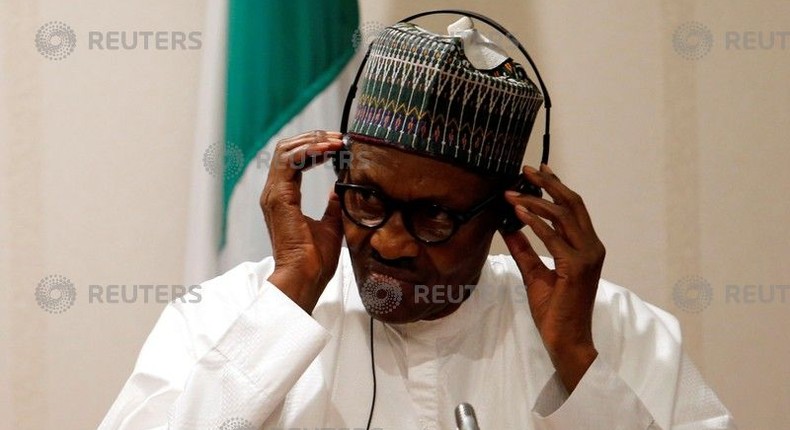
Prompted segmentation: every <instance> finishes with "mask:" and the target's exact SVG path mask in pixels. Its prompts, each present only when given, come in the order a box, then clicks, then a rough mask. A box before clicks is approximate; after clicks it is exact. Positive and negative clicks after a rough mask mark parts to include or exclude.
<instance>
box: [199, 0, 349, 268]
mask: <svg viewBox="0 0 790 430" xmlns="http://www.w3.org/2000/svg"><path fill="white" fill-rule="evenodd" d="M207 5H208V10H207V22H206V25H205V32H204V34H203V61H202V65H201V85H200V91H201V93H200V95H199V107H198V114H197V118H196V120H197V125H196V132H195V139H194V155H193V159H192V162H193V168H192V181H191V183H192V186H191V190H190V205H189V215H188V223H187V226H186V227H187V240H186V252H185V256H186V261H185V281H186V282H188V283H198V282H201V281H204V280H206V279H209V278H211V277H213V276H215V275H216V274H219V273H221V272H224V271H226V270H227V269H229V268H231V267H233V266H235V265H237V264H239V263H241V262H243V261H258V260H260V259H262V258H264V257H265V256H267V255H271V244H270V242H269V238H268V234H267V232H266V227H265V224H264V221H263V216H262V214H261V211H260V208H259V206H258V200H259V199H258V197H259V195H260V193H261V190H262V188H263V185H264V183H265V181H266V176H267V174H268V168H269V163H270V161H271V154H272V150H273V147H274V143H275V142H277V141H278V140H279V139H282V138H285V137H290V136H294V135H296V134H299V133H302V132H305V131H310V130H314V129H325V130H337V129H339V125H340V113H341V111H342V108H343V102H344V100H345V95H346V92H347V91H348V87H349V86H350V84H351V81H352V79H353V74H354V72H355V71H356V70H355V68H354V67H353V64H350V63H351V60H352V58H353V57H354V54H355V52H356V48H357V46H358V45H359V30H358V27H359V18H358V16H359V14H358V7H357V3H356V0H336V1H333V2H323V1H314V0H289V1H287V2H286V1H278V0H269V1H260V0H258V1H253V0H229V1H227V2H207ZM333 182H334V173H333V171H332V169H331V166H330V165H328V164H327V165H324V166H320V167H317V168H314V169H312V170H310V171H309V172H307V173H306V174H305V175H304V177H303V182H302V198H303V203H302V205H303V211H304V212H305V213H306V214H307V215H310V216H313V217H317V216H320V214H322V213H323V210H324V207H325V205H326V201H327V196H328V193H329V190H330V189H331V186H332V184H333Z"/></svg>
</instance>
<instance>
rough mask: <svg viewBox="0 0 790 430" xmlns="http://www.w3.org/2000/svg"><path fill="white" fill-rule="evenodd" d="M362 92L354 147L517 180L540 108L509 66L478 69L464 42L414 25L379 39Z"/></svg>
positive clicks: (517, 69)
mask: <svg viewBox="0 0 790 430" xmlns="http://www.w3.org/2000/svg"><path fill="white" fill-rule="evenodd" d="M474 31H476V30H474ZM359 88H360V91H359V94H358V96H357V100H358V103H357V110H356V114H355V117H354V121H353V123H352V125H351V128H350V133H349V135H350V137H351V138H352V140H358V141H362V142H367V143H374V144H388V145H393V146H396V147H400V148H402V149H405V150H409V151H413V152H416V153H420V154H425V155H429V156H431V157H434V158H438V159H441V160H444V161H448V162H450V163H453V164H456V165H460V166H461V167H465V168H467V169H471V170H473V171H475V172H478V173H482V174H485V175H496V176H515V175H518V173H519V171H520V168H521V162H522V160H523V158H524V151H526V148H527V141H528V140H529V135H530V132H531V131H532V126H533V125H534V123H535V117H536V116H537V113H538V110H539V109H540V106H541V105H542V104H543V96H542V94H541V93H540V90H539V89H538V88H537V87H536V86H535V84H534V83H533V82H532V81H531V80H530V79H529V78H528V77H527V74H526V72H525V71H524V69H523V68H522V67H521V66H520V65H519V64H517V63H515V62H513V60H512V59H510V58H505V61H504V62H502V63H501V64H499V65H497V66H495V67H493V68H491V69H488V70H484V69H478V68H476V67H474V66H473V65H472V63H471V62H470V61H469V59H468V58H467V56H466V55H465V53H464V40H462V38H461V37H455V36H443V35H439V34H435V33H432V32H429V31H427V30H425V29H423V28H420V27H418V26H416V25H414V24H411V23H398V24H395V25H394V26H391V27H387V28H385V29H384V30H382V31H381V32H380V33H379V35H378V37H377V38H376V39H375V40H374V41H373V43H372V44H371V47H370V56H369V58H368V61H367V64H366V65H365V69H364V70H363V73H362V76H361V80H360V85H359Z"/></svg>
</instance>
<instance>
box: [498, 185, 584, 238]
mask: <svg viewBox="0 0 790 430" xmlns="http://www.w3.org/2000/svg"><path fill="white" fill-rule="evenodd" d="M505 200H507V201H508V202H509V203H510V204H512V205H513V206H518V205H521V206H524V207H526V208H527V209H529V211H530V212H532V213H534V214H536V215H538V216H540V217H543V218H546V219H548V220H549V221H551V223H552V226H553V227H554V228H555V229H556V230H557V231H558V232H559V234H560V235H562V236H563V237H564V238H565V239H567V240H568V243H569V244H571V246H573V247H574V248H576V249H579V248H580V247H583V246H584V245H585V244H587V243H588V242H589V241H590V240H592V238H588V237H587V233H586V232H583V231H582V230H581V228H580V226H579V223H578V220H577V218H576V216H575V215H574V214H573V212H571V210H569V209H568V208H566V207H564V206H560V205H558V204H556V203H552V202H550V201H548V200H545V199H542V198H540V197H535V196H532V195H529V194H520V193H518V192H515V191H507V192H505Z"/></svg>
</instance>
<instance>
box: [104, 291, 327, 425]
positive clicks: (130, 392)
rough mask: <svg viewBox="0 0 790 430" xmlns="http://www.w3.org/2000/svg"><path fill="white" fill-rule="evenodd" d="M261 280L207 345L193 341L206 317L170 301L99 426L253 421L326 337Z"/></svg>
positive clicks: (285, 390) (260, 417) (289, 384)
mask: <svg viewBox="0 0 790 430" xmlns="http://www.w3.org/2000/svg"><path fill="white" fill-rule="evenodd" d="M262 284H263V285H262V287H261V288H260V290H259V294H258V296H257V297H256V298H255V299H254V300H252V302H251V303H250V304H249V306H247V307H246V309H243V311H242V312H240V313H238V314H237V315H234V317H233V318H231V319H230V320H229V323H228V324H227V329H226V330H225V331H224V332H223V334H221V336H218V337H217V339H218V340H216V341H213V342H212V341H210V340H209V342H211V343H209V345H208V346H207V347H206V348H205V349H204V351H206V350H207V352H196V350H198V349H201V348H196V347H195V344H196V343H199V342H200V341H203V342H205V341H206V339H205V338H206V336H208V335H206V334H205V333H203V332H201V328H202V327H200V326H201V324H203V325H206V324H210V323H211V321H205V320H203V321H199V322H194V321H192V318H193V316H192V315H190V316H189V317H187V316H185V313H184V310H183V308H184V307H185V306H189V305H188V304H187V305H183V304H182V306H180V307H179V306H175V305H174V304H170V305H168V306H167V308H166V309H165V311H164V312H163V313H162V316H161V317H160V319H159V321H158V322H157V324H156V326H155V327H154V329H153V331H152V332H151V334H150V335H149V337H148V340H147V341H146V343H145V345H144V346H143V349H142V351H141V353H140V356H139V358H138V361H137V364H136V365H135V369H134V372H133V373H132V375H131V376H130V377H129V379H128V381H127V382H126V384H125V385H124V387H123V389H122V390H121V393H120V394H119V395H118V398H117V399H116V401H115V403H114V404H113V406H112V408H111V409H110V411H109V412H108V413H107V416H106V417H105V418H104V420H103V421H102V423H101V424H100V425H99V429H100V430H104V429H107V430H109V429H113V430H115V429H122V430H143V429H179V430H180V429H197V428H207V429H220V428H241V427H239V425H240V424H243V425H248V426H250V427H253V428H258V427H259V426H260V425H261V424H262V423H263V422H264V420H265V419H266V418H267V417H268V416H269V415H270V414H271V413H272V411H273V410H275V408H276V407H277V406H278V405H279V404H280V403H281V402H282V401H283V399H284V398H285V395H286V394H287V393H288V392H289V391H290V389H291V387H292V386H293V385H294V384H295V383H296V382H297V380H298V379H299V377H300V376H301V375H302V374H303V373H304V372H305V370H306V369H307V367H308V366H309V365H310V363H311V362H312V361H313V360H314V359H315V358H316V357H317V356H318V354H319V353H320V352H321V350H322V349H323V348H324V346H325V345H326V344H327V342H328V341H329V338H330V334H329V333H328V332H327V331H326V330H325V329H324V328H323V327H321V325H320V324H318V323H317V322H316V321H315V320H314V319H313V318H312V317H311V316H310V315H308V314H307V313H305V312H304V311H303V310H302V309H301V308H300V307H299V306H297V305H296V304H295V303H294V302H293V301H291V300H290V299H289V298H288V297H287V296H286V295H285V294H283V293H282V292H281V291H280V290H279V289H278V288H277V287H275V286H274V285H272V284H271V283H269V282H267V281H263V282H262ZM209 309H210V307H209ZM204 317H205V318H204V319H206V320H210V318H211V315H204ZM217 319H221V317H219V316H218V317H217ZM223 329H224V327H223ZM208 337H211V336H208ZM195 339H198V342H195ZM243 425H242V427H243Z"/></svg>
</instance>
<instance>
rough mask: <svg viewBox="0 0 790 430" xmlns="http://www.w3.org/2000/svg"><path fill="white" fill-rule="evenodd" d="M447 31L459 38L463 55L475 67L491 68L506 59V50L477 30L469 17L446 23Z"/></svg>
mask: <svg viewBox="0 0 790 430" xmlns="http://www.w3.org/2000/svg"><path fill="white" fill-rule="evenodd" d="M447 33H448V34H449V35H450V36H454V37H459V38H461V44H462V46H463V47H464V55H466V59H467V60H469V62H470V63H472V65H473V66H475V68H476V69H479V70H491V69H494V68H496V67H499V65H500V64H502V63H504V62H505V60H507V59H508V55H507V52H505V50H504V49H502V48H500V47H499V46H498V45H497V44H496V43H494V42H493V41H492V40H491V39H489V38H487V37H485V36H484V35H483V34H482V33H480V32H479V31H477V29H476V28H474V24H473V23H472V20H471V19H469V17H463V18H461V19H459V20H458V21H456V22H454V23H452V24H450V25H448V26H447Z"/></svg>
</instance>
